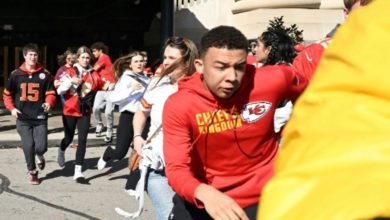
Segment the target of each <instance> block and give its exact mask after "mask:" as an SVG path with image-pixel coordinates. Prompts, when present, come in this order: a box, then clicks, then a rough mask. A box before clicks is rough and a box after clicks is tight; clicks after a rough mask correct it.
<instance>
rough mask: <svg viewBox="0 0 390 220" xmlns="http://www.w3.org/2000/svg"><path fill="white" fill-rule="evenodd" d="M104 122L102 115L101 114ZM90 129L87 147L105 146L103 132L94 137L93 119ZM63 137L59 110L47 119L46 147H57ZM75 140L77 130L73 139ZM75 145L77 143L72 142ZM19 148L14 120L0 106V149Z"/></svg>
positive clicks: (115, 118)
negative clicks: (47, 143)
mask: <svg viewBox="0 0 390 220" xmlns="http://www.w3.org/2000/svg"><path fill="white" fill-rule="evenodd" d="M119 114H120V113H119V112H117V111H116V112H114V125H115V126H114V133H113V134H114V141H113V142H112V143H110V145H115V134H116V125H118V119H119ZM102 117H103V122H105V118H104V113H103V114H102ZM91 125H92V126H91V127H90V129H89V134H88V141H87V146H107V144H106V143H105V142H104V136H105V132H102V136H100V137H96V135H95V119H94V118H93V117H91ZM63 137H64V127H63V123H62V116H61V110H60V109H58V110H57V109H55V110H54V111H52V112H50V114H49V119H48V141H49V145H48V147H49V148H50V147H58V146H59V144H60V143H61V140H62V138H63ZM74 139H75V140H77V130H76V135H75V137H74ZM74 143H77V141H74ZM17 146H20V136H19V134H18V132H17V131H16V119H15V118H14V117H12V115H11V114H10V113H9V112H8V111H7V110H6V109H5V108H4V107H2V106H0V148H13V147H17Z"/></svg>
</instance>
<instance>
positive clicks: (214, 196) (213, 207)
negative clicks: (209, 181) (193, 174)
mask: <svg viewBox="0 0 390 220" xmlns="http://www.w3.org/2000/svg"><path fill="white" fill-rule="evenodd" d="M195 196H196V198H197V199H199V200H200V201H202V202H203V205H204V207H205V209H206V211H207V213H208V214H209V215H210V216H211V217H212V218H213V219H216V220H220V219H227V220H249V218H248V216H247V215H246V214H245V212H244V210H243V209H242V208H241V207H240V206H239V205H238V204H237V203H236V201H234V199H232V198H230V197H229V196H227V195H226V194H224V193H222V192H221V191H219V190H217V189H216V188H214V187H212V186H210V185H206V184H201V185H199V186H198V188H196V190H195Z"/></svg>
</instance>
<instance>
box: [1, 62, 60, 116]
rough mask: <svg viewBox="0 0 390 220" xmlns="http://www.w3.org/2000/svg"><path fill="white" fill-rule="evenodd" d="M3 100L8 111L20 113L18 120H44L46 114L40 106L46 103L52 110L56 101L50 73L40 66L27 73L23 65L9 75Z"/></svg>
mask: <svg viewBox="0 0 390 220" xmlns="http://www.w3.org/2000/svg"><path fill="white" fill-rule="evenodd" d="M3 100H4V104H5V107H6V108H7V109H8V110H9V111H12V110H13V109H14V108H17V109H18V110H19V111H21V114H20V115H19V116H18V119H19V120H25V121H40V120H46V119H47V113H46V112H44V110H43V108H42V104H43V103H45V102H46V103H48V104H49V105H50V107H51V108H53V107H54V105H55V100H56V96H55V91H54V87H53V82H52V79H51V75H50V73H49V72H48V71H47V70H46V69H44V68H43V66H42V65H38V66H37V67H36V69H35V70H33V71H28V70H27V69H26V66H25V63H23V64H22V65H21V66H20V67H19V68H18V69H16V70H14V71H13V72H12V73H11V75H10V78H9V80H8V83H7V85H6V87H5V89H4V93H3Z"/></svg>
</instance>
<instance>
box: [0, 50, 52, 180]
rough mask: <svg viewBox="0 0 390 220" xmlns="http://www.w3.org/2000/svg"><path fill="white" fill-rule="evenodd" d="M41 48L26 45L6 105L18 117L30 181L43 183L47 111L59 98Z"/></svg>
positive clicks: (6, 88)
mask: <svg viewBox="0 0 390 220" xmlns="http://www.w3.org/2000/svg"><path fill="white" fill-rule="evenodd" d="M38 52H39V51H38V46H37V45H36V44H27V45H26V46H24V48H23V57H24V63H23V64H22V65H21V66H20V67H19V68H17V69H16V70H14V71H13V72H12V73H11V75H10V77H9V80H8V83H7V85H6V87H5V89H4V94H3V100H4V104H5V107H6V108H7V109H8V110H9V111H10V112H11V114H12V116H14V117H15V118H16V129H17V131H18V133H19V135H20V138H21V140H22V147H23V152H24V157H25V159H26V163H27V169H28V173H27V176H28V181H29V183H30V184H33V185H37V184H39V183H40V180H39V179H38V171H37V170H36V167H38V168H39V169H40V170H43V169H44V168H45V158H44V157H43V154H44V153H45V152H46V151H47V118H48V116H47V113H48V112H49V111H50V109H52V108H53V107H54V105H55V101H56V96H55V91H54V87H53V82H52V80H51V75H50V73H49V72H48V71H47V70H46V69H45V68H44V67H43V66H42V65H41V64H39V63H38ZM35 163H36V164H35Z"/></svg>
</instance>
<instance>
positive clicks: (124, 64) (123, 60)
mask: <svg viewBox="0 0 390 220" xmlns="http://www.w3.org/2000/svg"><path fill="white" fill-rule="evenodd" d="M135 56H142V55H141V52H140V51H138V50H134V51H132V52H130V53H129V54H127V55H126V56H123V57H119V58H118V59H117V60H115V62H114V64H113V65H112V68H113V69H114V72H115V78H116V80H119V78H121V76H122V75H123V72H125V70H127V69H129V68H130V67H129V66H130V64H131V60H132V59H133V57H135Z"/></svg>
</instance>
